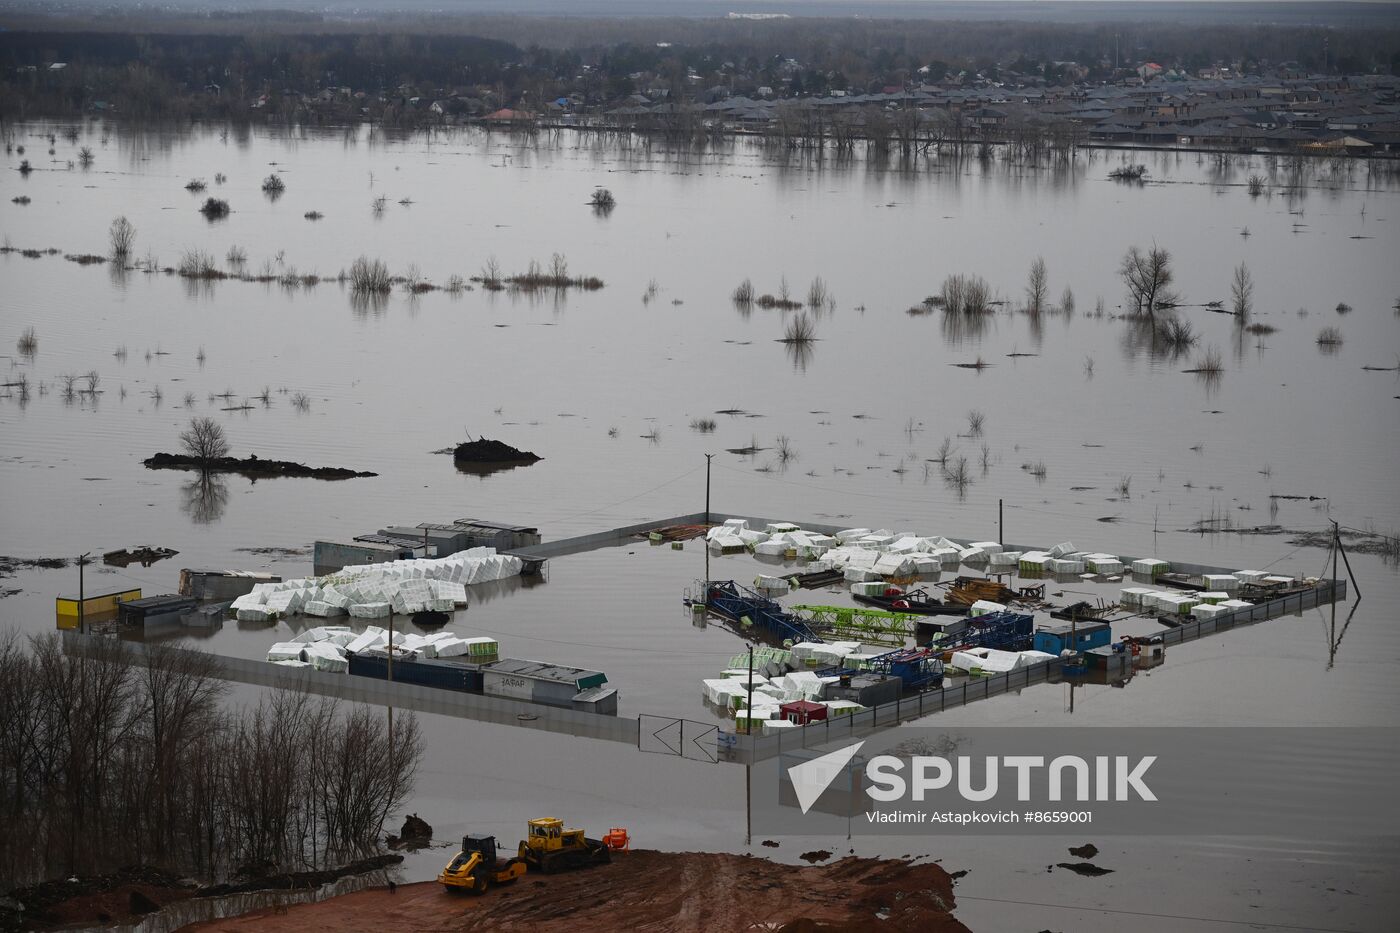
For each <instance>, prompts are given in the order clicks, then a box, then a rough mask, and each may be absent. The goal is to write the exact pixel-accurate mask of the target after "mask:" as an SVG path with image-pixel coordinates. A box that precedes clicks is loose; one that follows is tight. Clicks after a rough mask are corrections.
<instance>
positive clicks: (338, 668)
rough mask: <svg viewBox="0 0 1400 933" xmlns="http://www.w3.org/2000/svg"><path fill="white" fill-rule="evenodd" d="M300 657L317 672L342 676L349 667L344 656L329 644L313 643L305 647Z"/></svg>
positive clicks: (322, 642)
mask: <svg viewBox="0 0 1400 933" xmlns="http://www.w3.org/2000/svg"><path fill="white" fill-rule="evenodd" d="M302 656H303V657H304V658H306V660H308V661H310V662H311V666H312V667H314V668H315V669H316V670H318V671H329V672H331V673H334V674H343V673H345V672H346V671H347V670H349V665H348V664H347V663H346V661H345V655H344V654H342V653H341V650H340V649H339V648H337V647H336V646H335V645H332V644H331V643H330V642H326V641H318V642H313V643H311V644H309V645H307V646H306V647H305V649H304V650H303V652H302Z"/></svg>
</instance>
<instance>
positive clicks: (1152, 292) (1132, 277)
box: [1118, 245, 1178, 317]
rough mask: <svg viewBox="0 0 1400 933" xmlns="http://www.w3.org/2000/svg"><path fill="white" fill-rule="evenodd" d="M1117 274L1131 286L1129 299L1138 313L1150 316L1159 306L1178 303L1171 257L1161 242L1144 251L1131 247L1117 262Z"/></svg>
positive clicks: (1165, 306)
mask: <svg viewBox="0 0 1400 933" xmlns="http://www.w3.org/2000/svg"><path fill="white" fill-rule="evenodd" d="M1118 274H1119V276H1121V277H1122V279H1123V284H1124V285H1126V286H1127V288H1128V302H1129V304H1130V305H1131V306H1132V307H1133V309H1134V311H1136V313H1138V314H1144V313H1145V314H1147V315H1148V316H1149V317H1151V316H1152V315H1153V314H1154V313H1155V312H1156V311H1157V310H1159V309H1162V308H1171V307H1175V305H1176V303H1177V301H1178V296H1177V294H1176V292H1175V291H1173V290H1172V288H1171V284H1172V257H1171V253H1169V252H1167V251H1166V250H1165V249H1162V248H1161V247H1159V246H1155V245H1154V246H1153V247H1152V249H1150V250H1148V251H1147V252H1146V253H1144V252H1143V251H1142V250H1140V249H1138V248H1137V247H1136V246H1133V247H1129V249H1128V252H1127V253H1125V254H1124V256H1123V261H1122V262H1121V263H1120V264H1119V266H1118Z"/></svg>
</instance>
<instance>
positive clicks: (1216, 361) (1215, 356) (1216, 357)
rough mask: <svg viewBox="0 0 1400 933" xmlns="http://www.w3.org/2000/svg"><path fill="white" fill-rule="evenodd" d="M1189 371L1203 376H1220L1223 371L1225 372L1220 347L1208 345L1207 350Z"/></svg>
mask: <svg viewBox="0 0 1400 933" xmlns="http://www.w3.org/2000/svg"><path fill="white" fill-rule="evenodd" d="M1189 372H1193V373H1196V374H1198V375H1201V376H1219V375H1220V374H1221V373H1223V372H1225V363H1224V360H1223V359H1222V358H1221V355H1220V349H1219V348H1218V347H1207V348H1206V351H1205V352H1204V353H1203V354H1201V356H1200V358H1199V359H1198V360H1196V364H1195V365H1194V366H1192V367H1191V369H1190V370H1189Z"/></svg>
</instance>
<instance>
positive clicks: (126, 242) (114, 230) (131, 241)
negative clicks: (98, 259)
mask: <svg viewBox="0 0 1400 933" xmlns="http://www.w3.org/2000/svg"><path fill="white" fill-rule="evenodd" d="M107 238H108V240H110V241H111V245H112V258H113V259H115V260H116V261H117V262H125V261H126V258H127V257H128V256H130V255H131V248H132V246H133V245H135V243H136V225H135V224H133V223H132V222H131V221H129V220H127V219H126V215H122V216H120V217H118V218H117V219H116V220H114V221H112V226H111V227H110V228H108V230H107Z"/></svg>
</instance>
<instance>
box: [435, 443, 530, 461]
mask: <svg viewBox="0 0 1400 933" xmlns="http://www.w3.org/2000/svg"><path fill="white" fill-rule="evenodd" d="M452 459H453V460H455V461H456V462H458V463H480V464H496V463H502V464H506V463H509V464H521V463H534V462H536V461H538V460H543V459H544V458H543V457H540V456H539V455H537V454H533V453H531V452H530V451H528V450H517V449H516V448H514V447H512V446H510V445H509V444H506V443H503V442H501V441H493V440H490V439H489V438H485V437H478V438H477V439H476V440H474V441H464V442H463V443H461V444H458V445H457V447H456V448H455V449H454V450H453V451H452Z"/></svg>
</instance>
